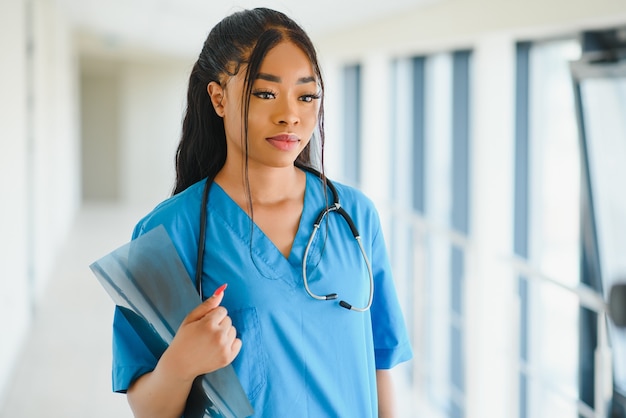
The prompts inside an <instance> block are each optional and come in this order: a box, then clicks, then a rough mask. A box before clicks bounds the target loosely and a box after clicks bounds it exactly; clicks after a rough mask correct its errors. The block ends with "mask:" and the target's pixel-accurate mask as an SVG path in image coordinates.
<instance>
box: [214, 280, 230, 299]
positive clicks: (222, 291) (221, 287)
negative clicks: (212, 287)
mask: <svg viewBox="0 0 626 418" xmlns="http://www.w3.org/2000/svg"><path fill="white" fill-rule="evenodd" d="M226 286H227V283H224V284H223V285H221V286H220V287H218V288H217V290H216V291H215V293H213V296H219V295H221V294H222V293H224V289H226Z"/></svg>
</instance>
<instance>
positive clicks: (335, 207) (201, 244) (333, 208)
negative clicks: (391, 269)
mask: <svg viewBox="0 0 626 418" xmlns="http://www.w3.org/2000/svg"><path fill="white" fill-rule="evenodd" d="M296 166H297V167H298V168H300V169H302V170H305V171H308V172H310V173H313V174H315V175H316V176H317V177H319V178H320V179H321V180H322V181H324V182H325V184H326V185H327V187H328V189H329V190H330V192H331V194H332V196H333V203H332V204H331V205H329V206H327V207H326V208H324V209H323V210H322V211H321V212H320V213H319V215H318V216H317V218H316V219H315V222H314V224H313V232H312V233H311V236H310V237H309V240H308V242H307V245H306V248H305V250H304V255H303V257H302V281H303V283H304V289H305V290H306V292H307V294H308V295H309V296H311V297H312V298H313V299H316V300H334V299H337V297H338V295H337V294H336V293H330V294H328V295H323V296H321V295H318V294H316V293H313V291H312V290H311V289H310V287H309V280H308V275H307V268H306V266H307V260H308V256H309V250H310V248H311V244H312V242H313V240H314V239H315V236H316V235H317V232H318V231H319V228H320V225H321V223H322V221H323V219H324V218H325V217H326V215H328V214H329V213H331V212H337V214H339V215H340V216H341V217H342V218H343V219H344V220H345V221H346V223H347V224H348V227H349V228H350V231H351V232H352V235H353V237H354V239H355V241H356V243H357V245H358V247H359V250H360V251H361V255H362V256H363V260H364V261H365V265H366V267H367V272H368V276H369V296H368V300H367V304H366V305H365V306H364V307H356V306H353V305H351V304H350V303H348V302H346V301H344V300H340V301H339V305H340V306H341V307H343V308H345V309H348V310H352V311H357V312H365V311H367V310H368V309H369V308H370V307H371V306H372V301H373V298H374V274H373V272H372V266H371V263H370V261H369V258H368V257H367V254H366V252H365V249H364V248H363V244H362V243H361V235H360V233H359V231H358V229H357V227H356V225H355V224H354V221H353V220H352V218H351V217H350V215H348V213H347V212H346V211H345V209H344V208H343V207H342V206H341V205H340V203H339V195H338V193H337V189H335V186H334V185H333V183H332V182H331V181H330V180H328V179H327V178H325V177H324V176H323V174H322V173H320V172H319V171H317V170H315V169H313V168H311V167H306V166H303V165H300V164H296ZM211 183H212V179H209V178H207V179H206V182H205V184H204V190H203V192H202V206H201V209H200V233H199V237H198V260H197V263H196V287H197V290H198V293H199V294H200V297H203V296H202V295H203V293H202V269H203V264H204V248H205V241H206V216H207V205H208V200H209V189H210V185H211Z"/></svg>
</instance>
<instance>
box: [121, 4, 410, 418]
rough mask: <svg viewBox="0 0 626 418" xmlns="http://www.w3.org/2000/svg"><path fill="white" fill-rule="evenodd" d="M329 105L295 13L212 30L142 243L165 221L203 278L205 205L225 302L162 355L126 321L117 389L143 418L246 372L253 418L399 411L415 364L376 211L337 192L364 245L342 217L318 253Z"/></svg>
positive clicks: (212, 259) (207, 260) (259, 12)
mask: <svg viewBox="0 0 626 418" xmlns="http://www.w3.org/2000/svg"><path fill="white" fill-rule="evenodd" d="M322 98H323V82H322V76H321V72H320V69H319V66H318V62H317V57H316V53H315V49H314V47H313V45H312V43H311V41H310V39H309V38H308V36H307V35H306V33H305V32H304V31H303V30H302V29H301V28H300V27H299V26H298V25H297V24H296V23H294V22H293V21H292V20H291V19H289V18H288V17H287V16H285V15H283V14H282V13H279V12H276V11H273V10H268V9H254V10H247V11H242V12H238V13H235V14H233V15H231V16H228V17H227V18H225V19H224V20H223V21H221V22H220V23H219V24H218V25H217V26H216V27H215V28H214V29H213V30H212V31H211V33H210V34H209V36H208V38H207V40H206V41H205V43H204V47H203V49H202V52H201V54H200V57H199V59H198V61H197V62H196V64H195V66H194V68H193V70H192V73H191V77H190V81H189V91H188V107H187V111H186V116H185V120H184V123H183V133H182V139H181V141H180V144H179V148H178V152H177V161H176V162H177V183H176V187H175V190H174V195H173V196H172V197H171V198H169V199H168V200H166V201H165V202H163V203H161V204H160V205H159V206H157V208H155V209H154V210H153V211H152V212H151V213H150V214H149V215H148V216H146V217H145V218H144V219H143V220H142V221H141V222H140V223H139V224H138V225H137V227H136V229H135V232H134V237H137V236H139V235H141V234H142V233H145V232H146V231H148V230H150V229H152V228H154V227H156V226H158V225H161V224H162V225H164V226H165V228H166V230H167V231H168V233H169V235H170V237H171V238H172V240H173V242H174V244H175V246H176V248H177V250H178V252H179V254H180V256H181V258H182V260H183V262H184V264H185V267H186V268H187V270H188V271H189V273H190V275H191V276H192V277H194V276H196V274H195V273H196V265H197V261H198V245H199V242H198V241H199V236H200V235H201V234H200V225H199V224H200V221H199V220H200V218H201V208H202V207H203V206H204V207H205V208H206V213H205V214H203V215H202V217H203V218H204V221H205V222H206V225H205V228H206V230H205V231H206V232H205V233H206V238H205V240H204V241H203V243H204V244H205V248H204V249H203V250H202V249H201V251H200V252H201V253H202V255H201V256H200V259H201V260H202V262H203V267H202V268H201V270H200V271H201V278H200V279H201V280H200V283H201V285H202V286H201V288H202V289H204V290H203V291H202V293H204V295H203V296H204V297H207V296H210V297H208V299H207V300H206V301H205V302H204V303H203V304H201V305H200V306H199V307H197V308H196V309H195V310H194V311H193V312H191V313H190V314H189V315H188V316H187V318H186V319H185V321H184V322H183V324H182V325H181V327H180V328H179V330H178V332H177V334H176V336H175V338H174V340H173V341H172V344H171V345H170V346H169V348H168V349H167V350H166V351H165V352H164V353H163V355H162V356H161V357H160V358H159V359H157V358H154V356H152V355H151V354H150V352H149V351H148V350H147V349H146V347H145V346H144V345H143V344H142V343H141V341H140V340H139V339H138V337H137V335H136V334H135V332H134V331H133V329H132V328H131V327H130V325H129V324H128V323H127V322H126V320H125V319H124V317H123V316H122V315H120V314H119V313H118V312H116V316H115V319H114V367H113V381H114V383H113V385H114V390H115V391H118V392H127V394H128V401H129V403H130V405H131V408H132V409H133V411H134V413H135V415H136V416H137V417H144V416H145V417H151V418H154V417H178V416H180V415H181V414H182V412H183V410H184V405H185V400H186V398H187V395H188V394H189V390H190V387H191V384H192V382H193V380H194V378H195V377H196V376H198V375H201V374H204V373H208V372H211V371H214V370H217V369H218V368H221V367H224V366H226V365H228V364H230V363H231V362H232V364H233V367H234V369H235V371H236V373H237V375H238V377H239V379H240V381H241V383H242V386H243V388H244V390H245V391H246V394H247V396H248V398H249V400H250V402H251V404H252V406H253V407H254V410H255V415H254V416H259V417H261V416H263V417H295V416H297V417H326V416H338V417H359V418H361V417H375V416H381V417H383V416H384V417H388V416H393V413H394V412H393V409H394V405H393V392H392V387H391V378H390V375H389V369H390V368H392V367H393V366H395V365H396V364H398V363H399V362H402V361H406V360H408V359H410V358H411V356H412V353H411V347H410V344H409V342H408V338H407V333H406V329H405V326H404V321H403V318H402V315H401V312H400V309H399V306H398V302H397V297H396V293H395V289H394V285H393V281H392V277H391V272H390V266H389V261H388V257H387V254H386V249H385V244H384V241H383V236H382V232H381V229H380V223H379V219H378V215H377V212H376V210H375V208H374V206H373V204H372V203H371V201H370V200H368V199H367V198H366V197H365V196H364V195H363V194H361V193H360V192H358V191H356V190H354V189H352V188H349V187H346V186H343V185H339V184H337V185H336V195H337V197H338V198H339V199H340V201H341V205H342V207H343V208H345V210H346V212H347V213H348V214H350V216H351V217H352V218H353V219H354V223H355V224H356V227H357V228H358V229H359V230H360V235H361V238H360V242H359V241H356V240H355V239H354V236H353V235H352V233H351V231H350V228H349V227H348V225H347V223H346V222H345V221H344V219H343V218H342V217H341V216H339V214H336V213H329V214H327V215H326V216H324V217H323V220H322V222H320V226H319V231H320V232H319V233H318V234H316V235H315V237H314V239H313V240H312V241H311V242H310V243H309V237H310V236H311V234H312V233H313V223H314V221H315V218H316V217H317V216H318V214H319V213H320V212H322V211H324V209H325V208H327V207H329V206H330V204H331V203H330V202H332V199H333V198H334V193H332V190H331V189H330V187H327V183H326V180H325V179H324V176H323V175H321V174H319V173H317V174H316V173H311V172H309V171H307V169H306V168H307V167H312V160H313V159H314V155H313V154H314V150H315V149H318V150H319V151H320V154H323V153H322V152H321V151H322V150H323V140H324V132H323V104H322ZM312 138H315V139H312ZM312 140H313V141H319V143H317V144H314V143H312V142H311V141H312ZM319 157H320V160H321V161H323V155H320V156H319ZM294 163H295V164H294ZM205 185H208V188H207V189H206V193H207V196H206V198H207V202H204V200H203V193H204V191H205ZM316 231H317V229H316ZM307 244H308V245H307ZM360 246H362V247H360ZM361 248H362V250H363V251H362V252H361ZM365 259H367V260H368V261H367V262H366V261H365ZM369 260H371V263H370V262H369ZM303 265H304V268H303ZM369 265H371V270H370V267H369ZM370 273H371V274H370ZM370 277H371V278H372V280H373V286H370ZM224 285H227V286H228V287H227V289H226V290H225V288H224ZM371 288H373V289H375V290H374V292H373V299H372V300H371V308H370V307H369V302H368V299H370V298H371V297H370V296H369V294H370V289H371ZM216 289H217V290H216ZM308 292H311V293H313V294H316V295H317V294H323V295H326V294H330V293H331V292H337V293H338V294H339V298H345V299H346V301H347V302H348V303H346V302H342V304H343V305H344V306H343V307H342V306H340V304H339V303H338V302H337V300H332V297H331V298H329V299H331V300H317V299H316V298H314V297H312V296H311V295H310V294H309V293H308ZM211 295H212V296H211ZM321 299H325V298H324V297H322V298H321ZM349 304H354V307H355V308H356V309H357V310H350V309H344V308H346V307H347V308H349V307H350V305H349Z"/></svg>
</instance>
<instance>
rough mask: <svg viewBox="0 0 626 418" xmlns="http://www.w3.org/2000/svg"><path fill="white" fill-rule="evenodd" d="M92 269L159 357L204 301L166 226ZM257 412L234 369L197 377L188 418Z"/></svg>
mask: <svg viewBox="0 0 626 418" xmlns="http://www.w3.org/2000/svg"><path fill="white" fill-rule="evenodd" d="M89 267H90V269H91V270H92V272H93V273H94V274H95V275H96V277H97V279H98V281H99V282H100V284H101V285H102V286H103V287H104V289H105V290H106V291H107V293H108V294H109V296H110V297H111V299H113V301H114V302H115V304H116V305H117V306H118V307H119V309H120V311H121V312H122V314H123V315H124V316H125V317H126V319H127V320H128V322H129V323H130V324H131V326H133V328H134V329H135V331H136V332H137V333H138V335H139V336H140V337H141V339H142V341H143V342H144V344H146V346H147V347H148V348H149V349H150V351H151V352H152V353H153V354H154V355H155V357H156V358H159V357H161V354H163V352H164V351H165V349H166V348H167V347H168V346H169V344H170V343H171V342H172V339H173V338H174V334H175V333H176V330H177V329H178V327H179V326H180V324H181V323H182V321H183V320H184V319H185V317H186V316H187V314H188V313H189V312H191V311H192V310H193V309H194V308H195V307H196V306H198V305H199V304H200V303H201V302H202V300H201V297H200V295H198V292H197V291H196V289H195V287H194V285H193V282H192V280H191V278H190V277H189V274H188V273H187V270H186V269H185V267H184V265H183V263H182V261H181V259H180V257H179V255H178V253H177V252H176V248H175V247H174V244H173V243H172V241H171V239H170V237H169V236H168V234H167V231H166V230H165V228H164V227H163V226H158V227H156V228H155V229H153V230H151V231H149V232H147V233H146V234H144V235H142V236H140V237H139V238H137V239H135V240H133V241H131V242H129V243H128V244H126V245H123V246H122V247H120V248H118V249H117V250H115V251H113V252H111V253H110V254H108V255H106V256H104V257H102V258H101V259H99V260H97V261H95V262H94V263H93V264H91V265H90V266H89ZM253 413H254V410H253V409H252V406H251V405H250V402H249V400H248V398H247V397H246V394H245V392H244V390H243V388H242V386H241V383H240V382H239V379H238V378H237V375H236V374H235V371H234V369H233V368H232V366H227V367H224V368H222V369H219V370H216V371H215V372H212V373H208V374H205V375H203V376H199V377H198V378H197V379H196V380H195V381H194V383H193V386H192V389H191V392H190V394H189V398H188V399H187V405H186V408H185V412H184V415H183V416H184V418H206V417H211V418H243V417H248V416H250V415H252V414H253Z"/></svg>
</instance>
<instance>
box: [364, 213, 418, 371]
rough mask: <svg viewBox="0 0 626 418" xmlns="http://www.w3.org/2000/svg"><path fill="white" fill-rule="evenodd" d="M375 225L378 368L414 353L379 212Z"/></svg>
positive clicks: (374, 314)
mask: <svg viewBox="0 0 626 418" xmlns="http://www.w3.org/2000/svg"><path fill="white" fill-rule="evenodd" d="M374 223H375V224H374V225H373V226H374V228H375V229H373V231H372V232H373V241H372V261H371V263H372V269H373V275H374V300H373V302H372V307H371V309H370V310H371V312H370V314H371V317H372V328H373V336H374V355H375V359H376V369H391V368H392V367H394V366H396V365H397V364H399V363H402V362H405V361H408V360H410V359H411V358H412V357H413V351H412V348H411V344H410V340H409V337H408V333H407V329H406V324H405V321H404V315H403V312H402V310H401V308H400V303H399V301H398V296H397V292H396V288H395V284H394V281H393V275H392V272H391V264H390V262H389V257H388V254H387V248H386V245H385V240H384V237H383V234H382V230H381V228H380V222H379V220H378V216H376V217H375V222H374Z"/></svg>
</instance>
